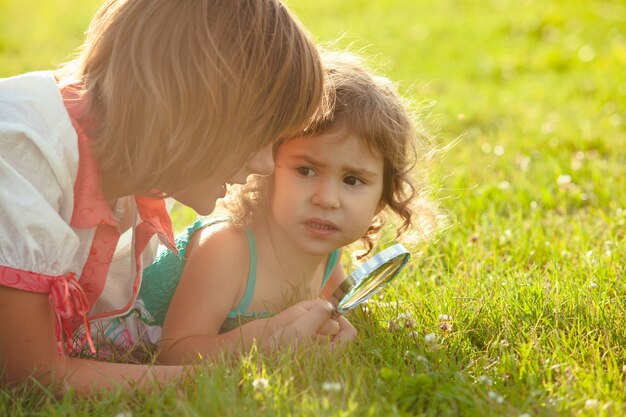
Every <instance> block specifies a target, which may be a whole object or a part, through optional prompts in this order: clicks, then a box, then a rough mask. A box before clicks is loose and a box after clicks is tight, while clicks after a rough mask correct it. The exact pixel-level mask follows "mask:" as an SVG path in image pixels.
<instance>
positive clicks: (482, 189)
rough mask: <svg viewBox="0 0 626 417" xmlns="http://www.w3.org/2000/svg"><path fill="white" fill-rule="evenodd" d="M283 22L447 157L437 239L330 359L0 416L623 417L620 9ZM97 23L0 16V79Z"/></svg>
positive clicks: (523, 0) (440, 167)
mask: <svg viewBox="0 0 626 417" xmlns="http://www.w3.org/2000/svg"><path fill="white" fill-rule="evenodd" d="M289 4H290V6H291V7H292V8H293V9H294V10H296V12H297V14H298V15H299V16H300V17H301V19H302V20H303V21H304V22H305V24H306V25H307V26H308V27H309V28H310V29H311V31H312V32H313V33H314V34H315V36H316V39H317V40H319V41H320V42H325V43H328V42H331V41H333V40H334V39H336V38H338V37H340V40H339V41H338V42H336V44H337V45H339V46H348V45H350V46H351V47H352V49H359V50H362V52H363V53H364V54H366V55H367V56H368V57H370V59H371V61H372V62H374V63H376V64H378V65H380V66H381V71H382V72H383V73H384V74H386V75H388V76H390V77H391V78H393V79H395V80H398V81H400V82H401V86H402V90H403V91H404V92H406V94H407V95H409V96H410V97H412V98H414V99H415V100H416V101H418V102H421V103H423V104H424V105H427V106H428V107H427V112H428V119H427V121H428V124H429V126H430V128H431V130H433V131H435V133H436V138H435V145H436V146H438V147H441V148H444V147H445V146H446V145H449V144H451V143H454V142H456V145H454V146H452V147H450V148H449V149H447V150H446V151H442V152H440V153H439V155H438V158H437V160H436V161H435V164H434V166H433V171H432V178H433V182H434V183H435V186H436V188H437V189H438V190H439V192H438V193H437V195H436V198H437V199H438V200H439V201H440V204H441V206H442V208H443V210H444V211H445V212H446V214H447V216H448V218H449V226H448V227H447V228H446V229H445V230H443V231H442V232H441V233H440V234H439V235H438V236H437V238H436V239H435V240H434V241H432V242H430V243H429V244H427V245H419V246H417V247H415V248H414V250H413V252H414V262H413V263H412V265H411V266H410V268H409V271H408V272H407V273H405V274H404V275H403V276H402V277H401V278H400V279H399V280H398V281H396V282H395V283H394V284H393V285H392V286H391V288H389V290H388V291H386V292H385V294H384V297H383V298H382V299H377V300H376V301H375V302H374V303H370V304H369V306H368V307H369V309H368V310H367V311H360V312H354V313H351V315H350V319H351V320H352V322H353V323H354V324H355V325H356V327H357V328H358V330H359V339H358V340H357V341H356V342H355V343H353V344H351V345H350V346H348V347H347V348H345V349H343V350H338V351H335V352H331V353H329V352H326V351H324V350H323V349H317V348H314V347H311V348H306V349H303V350H299V351H296V352H286V353H278V354H274V355H270V356H269V357H267V356H262V355H259V354H257V353H254V352H253V353H251V354H250V355H248V356H246V357H243V358H235V359H230V360H226V359H225V360H216V361H214V363H211V364H210V366H208V367H206V368H204V369H198V375H197V376H195V377H193V378H190V379H188V380H185V381H181V383H179V384H177V385H172V386H167V387H161V388H159V389H157V390H155V391H152V392H150V391H148V392H139V391H137V392H133V393H123V392H117V393H111V394H106V395H103V396H101V397H99V398H95V399H81V400H78V399H76V398H73V397H66V398H64V399H61V400H55V399H53V398H51V397H50V396H47V395H45V389H43V388H41V387H37V386H35V387H28V388H26V387H24V388H20V389H17V390H3V391H0V415H11V416H26V415H29V416H30V415H52V416H61V415H72V416H83V415H85V416H86V415H93V416H115V415H117V414H118V413H119V415H120V417H121V416H125V414H124V413H126V412H132V415H133V416H138V415H154V416H161V415H163V416H169V415H171V416H180V415H183V416H202V415H223V416H240V415H254V416H257V415H260V416H274V415H311V416H387V415H426V416H438V415H443V416H445V415H450V416H455V415H470V416H472V415H506V416H521V415H528V416H558V415H566V416H579V415H581V416H593V415H602V416H618V415H624V414H626V384H625V380H626V330H625V329H626V327H625V326H624V323H625V322H626V312H625V309H626V287H625V284H624V278H625V270H624V265H625V264H626V250H625V249H624V244H625V238H624V223H625V222H626V110H625V109H626V72H625V68H626V6H625V5H624V4H623V2H621V1H618V0H569V1H565V0H560V1H559V0H549V1H538V0H536V1H534V0H476V1H461V0H439V1H435V0H388V1H382V0H378V1H365V0H341V1H336V0H332V1H331V0H309V1H305V0H291V1H290V3H289ZM95 7H96V2H94V1H93V0H89V1H82V2H70V1H68V0H49V1H46V2H41V1H38V2H36V1H33V0H21V1H19V2H18V1H9V0H0V76H8V75H13V74H16V73H19V72H23V71H28V70H34V69H47V68H51V67H52V65H53V64H58V63H60V62H63V60H64V59H65V57H66V56H68V55H69V54H70V53H71V52H72V51H73V50H74V48H76V47H77V46H78V45H79V43H80V39H81V34H82V32H83V31H84V30H85V28H86V25H87V22H88V19H89V16H90V15H91V13H93V11H94V10H95ZM188 221H190V215H189V213H188V212H187V211H185V210H181V209H177V210H176V212H175V223H176V227H177V228H178V229H180V228H181V227H182V226H183V225H184V224H185V223H186V222H188ZM407 315H408V316H410V317H409V319H408V320H407V319H406V317H407ZM443 315H447V316H448V320H444V319H445V317H443ZM427 335H430V336H428V337H426V336H427ZM433 338H434V340H433ZM427 339H428V340H429V342H427ZM261 378H265V379H266V380H267V386H266V387H265V388H262V387H260V388H254V386H253V381H255V380H257V383H256V385H257V386H259V384H260V382H259V381H263V380H262V379H261ZM327 383H338V384H339V385H332V384H331V385H328V384H327ZM325 384H326V385H325ZM337 387H339V389H338V390H336V388H337Z"/></svg>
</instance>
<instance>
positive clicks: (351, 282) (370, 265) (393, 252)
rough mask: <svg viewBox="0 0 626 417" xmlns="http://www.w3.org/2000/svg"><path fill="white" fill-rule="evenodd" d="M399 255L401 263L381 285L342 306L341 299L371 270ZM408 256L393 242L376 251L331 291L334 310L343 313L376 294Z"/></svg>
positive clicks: (400, 246) (399, 244)
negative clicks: (353, 301)
mask: <svg viewBox="0 0 626 417" xmlns="http://www.w3.org/2000/svg"><path fill="white" fill-rule="evenodd" d="M399 257H402V261H401V262H402V263H401V264H400V265H399V266H398V267H397V268H396V270H395V272H394V274H393V276H392V277H391V278H389V279H387V280H386V281H385V282H384V284H383V285H380V287H379V288H376V289H375V290H374V291H372V292H371V293H369V294H368V295H367V296H366V297H364V298H363V299H362V300H360V301H359V302H357V303H355V304H353V305H351V306H350V307H349V308H343V306H342V301H343V300H344V297H345V296H346V295H347V294H348V293H349V292H350V291H351V290H352V289H353V288H355V287H356V286H358V285H359V284H361V283H362V282H363V280H364V279H365V278H367V277H368V276H369V275H370V274H371V273H372V272H374V271H376V270H377V269H379V268H381V267H383V266H385V265H386V264H387V263H388V262H390V261H392V260H394V259H396V258H399ZM410 257H411V254H410V253H409V251H408V250H407V249H406V248H405V247H404V246H403V245H402V244H401V243H395V244H393V245H391V246H389V247H388V248H386V249H383V250H382V251H380V252H378V253H376V254H375V255H374V256H372V257H371V258H369V259H368V260H367V261H365V262H363V263H362V264H361V265H359V266H358V267H357V268H356V269H355V270H354V271H353V272H352V273H351V274H350V275H348V276H347V277H346V278H345V279H344V280H343V282H342V283H341V284H339V286H338V287H337V289H336V290H335V291H334V292H333V294H332V296H331V300H330V301H331V303H332V304H333V305H334V306H335V310H336V311H337V313H339V314H343V313H345V312H347V311H349V310H351V309H353V308H354V307H356V306H358V305H359V304H361V303H363V302H365V301H366V300H368V299H369V298H370V297H372V296H373V295H374V294H376V293H377V292H378V291H380V290H381V289H382V288H383V287H384V286H385V285H386V284H387V283H388V282H390V281H391V280H393V279H394V278H395V277H396V276H397V275H398V273H399V272H400V271H401V270H402V269H403V268H404V267H405V266H406V264H407V262H408V261H409V258H410Z"/></svg>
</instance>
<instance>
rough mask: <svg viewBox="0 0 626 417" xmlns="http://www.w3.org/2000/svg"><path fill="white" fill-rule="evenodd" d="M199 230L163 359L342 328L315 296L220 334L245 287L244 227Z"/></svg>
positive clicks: (168, 322)
mask: <svg viewBox="0 0 626 417" xmlns="http://www.w3.org/2000/svg"><path fill="white" fill-rule="evenodd" d="M201 233H202V236H201V237H200V241H199V243H198V244H197V245H194V247H193V248H192V250H191V251H190V253H189V255H188V258H187V263H186V265H185V269H184V271H183V275H182V277H181V280H180V283H179V285H178V287H177V289H176V293H175V294H174V298H173V299H172V303H171V305H170V308H169V310H168V312H167V316H166V319H165V323H164V326H163V336H162V339H161V342H160V344H159V350H160V354H159V360H160V361H162V362H163V363H182V362H193V361H194V360H198V359H199V358H200V357H205V356H214V355H217V354H219V353H220V352H223V351H229V352H234V351H238V350H247V349H248V348H249V347H250V346H251V345H252V343H254V342H255V341H256V342H258V343H259V344H260V345H261V346H266V347H270V346H275V345H283V344H287V343H292V342H297V341H298V340H304V339H308V338H310V337H314V336H315V335H316V334H318V333H322V334H330V335H335V334H336V333H337V332H339V331H340V326H339V325H338V323H337V322H335V321H334V320H331V319H330V314H331V307H330V305H329V304H328V303H325V302H323V301H321V300H317V301H308V302H303V303H299V304H296V305H295V306H293V307H291V308H289V309H287V310H285V311H283V312H282V313H280V314H278V315H276V316H274V317H272V318H270V319H260V320H254V321H252V322H249V323H246V324H245V325H243V326H241V327H239V328H238V329H234V330H232V331H230V332H226V333H223V334H220V333H219V331H220V328H221V326H222V324H223V323H224V320H225V319H226V317H227V315H228V312H229V311H230V309H231V308H232V307H233V305H235V304H236V303H237V302H238V300H239V299H240V298H241V295H242V294H243V291H244V289H245V285H246V281H247V275H248V268H249V262H248V259H249V253H248V251H249V249H248V244H247V240H246V237H245V234H244V232H243V231H242V230H241V229H239V228H237V227H233V226H230V225H225V226H224V227H221V228H209V229H204V230H203V231H202V232H201Z"/></svg>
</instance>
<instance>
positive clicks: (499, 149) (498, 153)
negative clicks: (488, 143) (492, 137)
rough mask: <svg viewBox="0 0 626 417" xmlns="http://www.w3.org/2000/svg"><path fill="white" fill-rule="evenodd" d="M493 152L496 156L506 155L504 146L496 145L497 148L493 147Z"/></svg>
mask: <svg viewBox="0 0 626 417" xmlns="http://www.w3.org/2000/svg"><path fill="white" fill-rule="evenodd" d="M493 153H494V155H496V156H502V155H504V146H500V145H498V146H496V147H495V148H493Z"/></svg>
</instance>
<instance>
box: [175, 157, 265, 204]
mask: <svg viewBox="0 0 626 417" xmlns="http://www.w3.org/2000/svg"><path fill="white" fill-rule="evenodd" d="M272 146H273V145H268V146H266V147H265V148H263V149H261V150H260V151H259V152H257V153H256V154H255V155H254V156H253V157H252V158H250V159H249V160H248V162H246V163H245V165H244V166H243V167H242V168H241V169H240V170H239V171H237V172H236V173H235V174H233V173H232V167H231V164H225V165H228V166H224V167H222V168H221V169H218V170H217V171H216V172H215V173H214V174H213V175H211V177H209V178H207V179H206V180H204V181H202V182H200V183H197V184H194V185H193V186H191V187H189V188H186V189H185V190H182V191H179V192H176V193H172V194H171V197H173V198H174V199H175V200H176V201H178V202H179V203H181V204H184V205H185V206H187V207H190V208H192V209H193V210H195V212H196V213H198V214H200V215H207V214H211V212H212V211H213V210H214V209H215V203H216V201H217V199H218V198H223V197H224V196H225V195H226V184H227V183H228V184H244V183H245V182H246V181H247V179H248V176H250V175H251V174H257V175H269V174H271V173H272V171H273V170H274V158H273V155H272Z"/></svg>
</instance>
